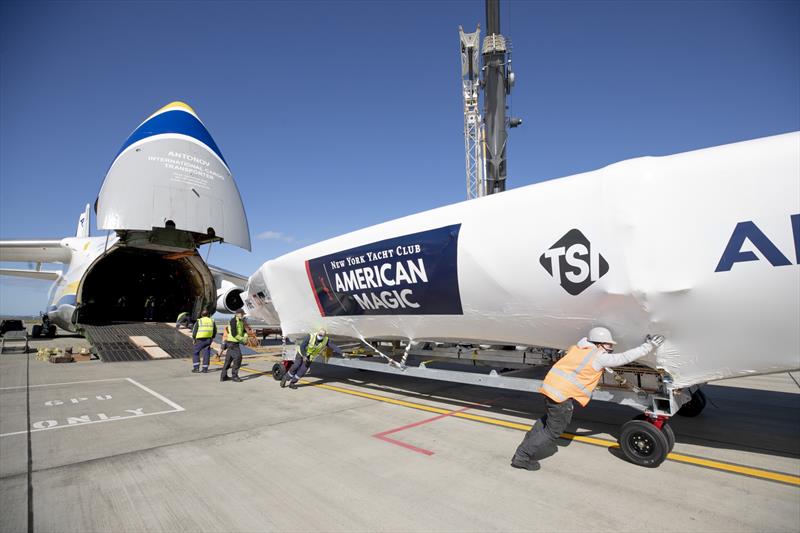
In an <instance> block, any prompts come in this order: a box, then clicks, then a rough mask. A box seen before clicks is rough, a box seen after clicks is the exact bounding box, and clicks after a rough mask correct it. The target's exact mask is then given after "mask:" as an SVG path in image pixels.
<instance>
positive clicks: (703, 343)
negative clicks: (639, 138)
mask: <svg viewBox="0 0 800 533" xmlns="http://www.w3.org/2000/svg"><path fill="white" fill-rule="evenodd" d="M798 263H800V132H795V133H790V134H785V135H779V136H775V137H769V138H764V139H757V140H753V141H747V142H741V143H736V144H731V145H725V146H719V147H714V148H709V149H704V150H698V151H693V152H687V153H683V154H677V155H672V156H667V157H657V158H655V157H646V158H640V159H634V160H630V161H624V162H621V163H617V164H614V165H611V166H608V167H606V168H603V169H600V170H597V171H593V172H588V173H584V174H579V175H575V176H569V177H566V178H561V179H557V180H552V181H547V182H544V183H539V184H535V185H530V186H527V187H521V188H518V189H514V190H510V191H506V192H503V193H500V194H496V195H492V196H488V197H484V198H480V199H477V200H470V201H466V202H461V203H458V204H454V205H449V206H445V207H442V208H439V209H434V210H431V211H426V212H423V213H419V214H415V215H411V216H408V217H404V218H401V219H398V220H393V221H390V222H386V223H383V224H379V225H376V226H372V227H368V228H364V229H362V230H359V231H355V232H352V233H349V234H346V235H342V236H339V237H336V238H333V239H329V240H326V241H323V242H320V243H317V244H314V245H311V246H308V247H305V248H302V249H300V250H297V251H295V252H292V253H289V254H286V255H284V256H282V257H279V258H277V259H273V260H270V261H267V262H266V263H264V265H263V266H262V267H261V268H260V269H259V270H258V271H257V272H256V273H255V274H253V276H251V278H250V285H249V286H248V290H247V291H246V292H247V297H246V305H247V307H248V312H249V313H250V314H255V315H257V316H261V317H262V318H263V319H264V320H268V321H271V320H275V319H276V318H277V319H279V321H280V324H281V328H282V329H283V332H284V334H285V335H287V336H296V335H300V334H304V333H307V332H309V331H312V330H314V329H316V328H319V327H325V328H327V330H328V332H329V333H330V334H332V335H336V336H345V337H353V338H366V339H375V338H381V339H408V340H416V341H421V340H441V341H447V340H457V341H467V342H470V341H471V342H482V343H497V344H513V345H533V346H545V347H552V348H560V349H564V348H567V347H569V346H570V345H572V344H574V343H575V342H576V340H577V339H579V338H580V337H582V336H583V335H585V334H586V332H587V331H588V330H589V328H591V327H593V326H596V325H604V326H606V327H608V328H610V329H611V330H612V332H613V333H614V336H615V337H616V339H617V341H618V342H619V346H618V348H620V349H627V348H629V347H632V346H635V345H638V344H639V343H640V342H641V341H642V339H643V337H644V335H645V334H646V333H662V334H664V335H666V337H667V342H666V343H665V344H664V345H663V346H662V347H661V348H660V349H659V350H658V352H657V353H656V354H652V355H651V356H650V357H649V359H647V360H645V361H643V362H644V363H645V364H647V365H650V366H653V367H657V368H662V369H664V370H665V371H667V372H668V373H669V374H670V375H671V376H672V378H673V379H674V382H675V386H678V387H680V386H689V385H693V384H697V383H705V382H708V381H710V380H715V379H723V378H730V377H737V376H742V375H751V374H764V373H771V372H779V371H785V370H792V369H797V368H799V367H800V325H799V324H800V267H799V266H798Z"/></svg>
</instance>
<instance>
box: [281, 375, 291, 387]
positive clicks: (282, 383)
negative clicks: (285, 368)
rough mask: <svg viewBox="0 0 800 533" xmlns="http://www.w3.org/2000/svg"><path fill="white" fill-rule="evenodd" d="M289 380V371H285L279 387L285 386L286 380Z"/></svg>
mask: <svg viewBox="0 0 800 533" xmlns="http://www.w3.org/2000/svg"><path fill="white" fill-rule="evenodd" d="M288 380H289V373H288V372H286V373H285V374H284V375H283V377H282V378H281V388H284V387H286V382H287V381H288Z"/></svg>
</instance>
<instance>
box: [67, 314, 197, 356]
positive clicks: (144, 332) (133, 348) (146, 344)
mask: <svg viewBox="0 0 800 533" xmlns="http://www.w3.org/2000/svg"><path fill="white" fill-rule="evenodd" d="M82 327H83V330H84V333H85V334H86V338H87V340H88V341H89V342H90V343H91V345H92V347H93V348H94V350H95V351H96V352H97V355H98V357H99V358H100V360H101V361H103V362H104V363H113V362H121V361H151V360H154V359H184V358H187V357H191V355H192V348H193V346H192V339H191V338H190V337H187V336H186V335H183V334H182V333H180V332H179V331H177V330H176V329H175V328H174V327H173V326H172V325H167V324H162V323H157V322H124V323H111V324H96V325H89V324H84V325H83V326H82Z"/></svg>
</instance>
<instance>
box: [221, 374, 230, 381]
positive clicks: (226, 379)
mask: <svg viewBox="0 0 800 533" xmlns="http://www.w3.org/2000/svg"><path fill="white" fill-rule="evenodd" d="M229 379H231V378H229V377H228V376H226V375H225V374H223V375H221V376H220V377H219V380H220V381H228V380H229Z"/></svg>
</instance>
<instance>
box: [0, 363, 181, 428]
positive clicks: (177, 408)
mask: <svg viewBox="0 0 800 533" xmlns="http://www.w3.org/2000/svg"><path fill="white" fill-rule="evenodd" d="M103 381H128V382H129V383H131V384H132V385H135V386H137V387H139V388H140V389H142V390H143V391H145V392H147V393H149V394H151V395H153V396H155V397H156V398H158V399H159V400H161V401H162V402H164V403H165V404H167V405H169V406H170V407H172V409H171V410H169V411H157V412H155V413H143V414H140V415H133V416H121V417H115V418H109V419H108V420H92V421H89V422H81V423H79V424H69V425H64V426H62V425H57V426H52V427H47V428H40V429H31V430H30V432H31V433H35V432H37V431H48V430H51V429H61V428H69V427H77V426H86V425H89V424H99V423H101V422H116V421H119V420H127V419H129V418H141V417H143V416H153V415H165V414H169V413H179V412H181V411H185V410H186V409H184V408H183V407H181V406H180V405H178V404H177V403H175V402H173V401H172V400H170V399H169V398H167V397H165V396H162V395H161V394H159V393H157V392H156V391H154V390H153V389H149V388H147V387H145V386H144V385H142V384H141V383H139V382H137V381H135V380H133V379H131V378H110V379H92V380H87V381H70V382H65V383H50V384H47V385H31V387H57V386H59V385H79V384H82V383H99V382H103ZM24 388H26V387H4V388H2V389H0V390H13V389H24ZM27 433H28V430H27V429H26V430H23V431H14V432H11V433H0V437H10V436H11V435H22V434H27Z"/></svg>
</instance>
